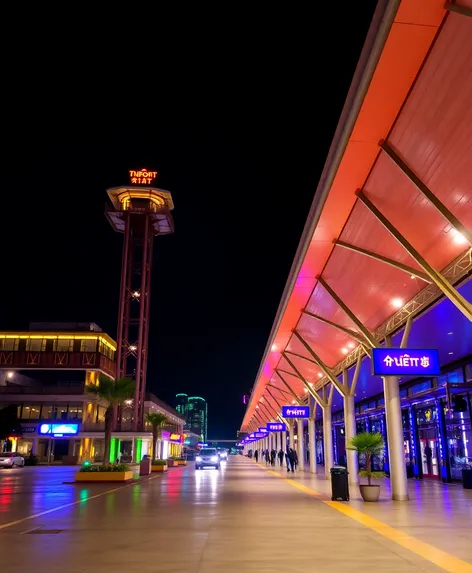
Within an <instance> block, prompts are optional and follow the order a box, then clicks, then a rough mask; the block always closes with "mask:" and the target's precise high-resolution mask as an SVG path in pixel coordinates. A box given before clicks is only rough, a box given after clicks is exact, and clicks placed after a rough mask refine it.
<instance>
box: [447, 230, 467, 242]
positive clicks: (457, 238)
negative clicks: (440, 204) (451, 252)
mask: <svg viewBox="0 0 472 573" xmlns="http://www.w3.org/2000/svg"><path fill="white" fill-rule="evenodd" d="M451 233H452V240H453V241H454V243H456V245H467V243H468V242H469V241H468V240H467V239H466V238H465V237H464V235H462V233H459V231H458V230H457V229H451Z"/></svg>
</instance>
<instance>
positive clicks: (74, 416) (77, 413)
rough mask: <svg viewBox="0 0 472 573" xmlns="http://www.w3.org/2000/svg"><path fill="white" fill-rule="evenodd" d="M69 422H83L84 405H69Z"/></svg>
mask: <svg viewBox="0 0 472 573" xmlns="http://www.w3.org/2000/svg"><path fill="white" fill-rule="evenodd" d="M68 418H69V420H81V419H82V404H81V403H78V404H69V416H68Z"/></svg>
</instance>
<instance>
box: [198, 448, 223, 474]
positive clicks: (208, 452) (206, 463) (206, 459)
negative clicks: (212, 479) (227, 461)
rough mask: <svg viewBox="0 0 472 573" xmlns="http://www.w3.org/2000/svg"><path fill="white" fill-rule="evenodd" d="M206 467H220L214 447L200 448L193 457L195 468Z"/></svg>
mask: <svg viewBox="0 0 472 573" xmlns="http://www.w3.org/2000/svg"><path fill="white" fill-rule="evenodd" d="M206 467H210V468H215V469H217V470H219V469H220V457H219V455H218V452H217V450H216V448H202V449H201V450H200V452H199V453H198V455H197V457H196V458H195V469H196V470H200V469H202V468H206Z"/></svg>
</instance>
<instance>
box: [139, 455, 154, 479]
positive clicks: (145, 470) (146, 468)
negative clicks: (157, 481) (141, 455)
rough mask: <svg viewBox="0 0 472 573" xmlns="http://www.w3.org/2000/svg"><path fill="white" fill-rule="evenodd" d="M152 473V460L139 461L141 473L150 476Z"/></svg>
mask: <svg viewBox="0 0 472 573" xmlns="http://www.w3.org/2000/svg"><path fill="white" fill-rule="evenodd" d="M150 473H151V460H150V459H149V458H148V459H145V460H141V461H140V462H139V475H140V476H148V475H150Z"/></svg>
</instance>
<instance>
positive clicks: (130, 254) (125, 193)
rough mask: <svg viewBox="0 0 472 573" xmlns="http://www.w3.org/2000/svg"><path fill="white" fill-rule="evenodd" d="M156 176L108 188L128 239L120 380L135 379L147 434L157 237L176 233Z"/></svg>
mask: <svg viewBox="0 0 472 573" xmlns="http://www.w3.org/2000/svg"><path fill="white" fill-rule="evenodd" d="M156 176H157V171H148V170H144V169H142V170H141V171H130V178H131V180H133V178H134V177H136V183H133V184H131V185H127V186H124V187H113V188H111V189H107V193H108V196H109V198H110V200H111V202H112V206H109V205H107V207H106V209H105V214H106V216H107V218H108V220H109V221H110V223H111V226H112V227H113V228H114V229H115V231H117V232H119V233H123V234H124V239H123V257H122V267H121V284H120V303H119V313H118V333H117V343H118V345H117V377H122V376H128V377H130V378H134V379H135V380H136V394H135V399H134V402H133V409H134V414H133V430H134V431H142V430H143V429H144V398H145V392H146V370H147V358H148V334H149V312H150V298H151V270H152V249H153V243H154V237H155V236H157V235H168V234H170V233H173V232H174V221H173V219H172V215H171V213H170V212H171V211H172V209H173V208H174V204H173V202H172V196H171V194H170V192H169V191H164V190H162V189H157V188H155V187H139V184H148V183H149V182H150V181H152V180H153V179H154V178H155V177H156Z"/></svg>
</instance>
